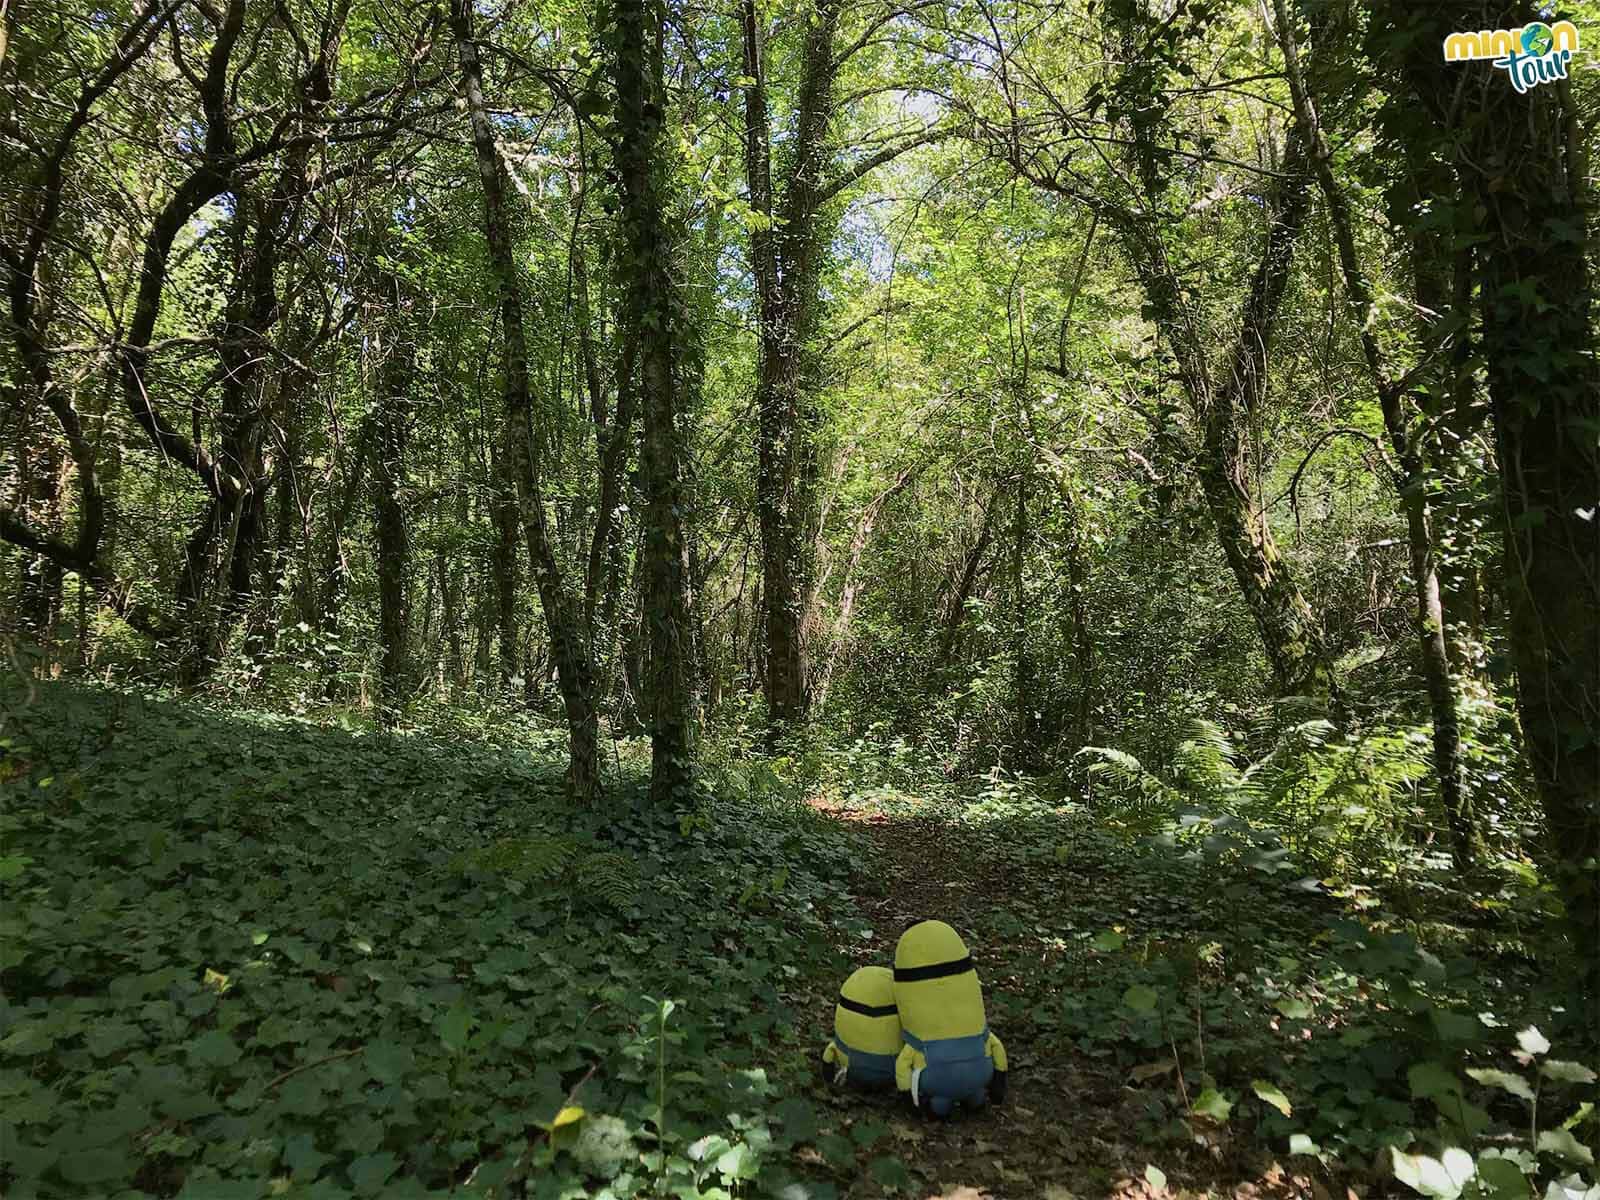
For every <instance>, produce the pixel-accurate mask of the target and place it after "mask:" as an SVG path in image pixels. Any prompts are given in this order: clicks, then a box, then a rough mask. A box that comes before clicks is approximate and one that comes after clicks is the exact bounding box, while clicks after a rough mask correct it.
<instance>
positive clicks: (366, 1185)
mask: <svg viewBox="0 0 1600 1200" xmlns="http://www.w3.org/2000/svg"><path fill="white" fill-rule="evenodd" d="M399 1168H400V1160H399V1159H398V1158H396V1157H395V1156H394V1155H393V1154H391V1153H389V1151H387V1150H385V1151H383V1152H382V1153H380V1154H364V1155H362V1156H361V1157H360V1158H358V1159H356V1160H355V1162H353V1163H351V1164H350V1182H351V1183H353V1184H355V1188H356V1194H357V1195H360V1196H375V1195H377V1194H378V1189H380V1188H381V1187H383V1185H384V1184H385V1183H387V1182H388V1180H389V1176H391V1175H393V1174H394V1173H395V1172H396V1171H397V1170H399Z"/></svg>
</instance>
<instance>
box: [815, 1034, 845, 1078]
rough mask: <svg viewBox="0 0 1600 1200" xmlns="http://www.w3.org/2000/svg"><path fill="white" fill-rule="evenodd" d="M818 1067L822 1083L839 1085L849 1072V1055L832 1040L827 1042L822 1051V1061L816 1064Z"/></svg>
mask: <svg viewBox="0 0 1600 1200" xmlns="http://www.w3.org/2000/svg"><path fill="white" fill-rule="evenodd" d="M818 1068H819V1070H820V1071H821V1074H822V1082H823V1083H831V1084H834V1085H835V1086H838V1085H841V1084H843V1083H844V1081H845V1078H846V1076H848V1075H849V1074H850V1056H849V1055H848V1054H846V1053H845V1052H844V1051H843V1050H841V1049H839V1047H838V1046H837V1045H835V1044H834V1043H833V1042H829V1043H828V1044H827V1046H826V1047H825V1048H824V1049H823V1051H822V1062H821V1063H819V1064H818Z"/></svg>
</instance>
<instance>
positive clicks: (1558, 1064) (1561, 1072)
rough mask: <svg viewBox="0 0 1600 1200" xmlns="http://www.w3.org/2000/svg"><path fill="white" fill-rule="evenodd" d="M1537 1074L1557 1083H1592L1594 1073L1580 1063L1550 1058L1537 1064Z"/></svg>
mask: <svg viewBox="0 0 1600 1200" xmlns="http://www.w3.org/2000/svg"><path fill="white" fill-rule="evenodd" d="M1539 1074H1541V1075H1543V1076H1544V1077H1545V1078H1546V1079H1553V1080H1555V1081H1556V1082H1557V1083H1593V1082H1594V1081H1595V1078H1596V1076H1595V1073H1594V1072H1593V1071H1591V1070H1590V1069H1589V1068H1588V1067H1586V1066H1584V1065H1583V1064H1582V1063H1575V1062H1568V1061H1566V1060H1565V1059H1560V1058H1551V1059H1546V1060H1545V1061H1544V1062H1542V1063H1540V1064H1539Z"/></svg>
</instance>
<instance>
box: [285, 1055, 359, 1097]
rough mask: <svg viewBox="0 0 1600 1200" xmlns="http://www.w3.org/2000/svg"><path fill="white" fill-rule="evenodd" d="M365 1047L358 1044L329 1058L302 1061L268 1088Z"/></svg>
mask: <svg viewBox="0 0 1600 1200" xmlns="http://www.w3.org/2000/svg"><path fill="white" fill-rule="evenodd" d="M365 1049H366V1047H365V1046H357V1047H356V1048H355V1049H354V1050H341V1051H339V1053H337V1054H330V1055H328V1057H327V1058H319V1059H316V1060H315V1061H313V1062H308V1063H301V1064H300V1065H299V1066H298V1067H290V1068H289V1069H288V1070H287V1071H285V1072H284V1073H283V1074H282V1075H279V1076H278V1077H277V1078H276V1079H274V1080H273V1081H272V1082H271V1083H269V1084H267V1087H266V1090H267V1091H269V1092H270V1091H271V1090H272V1089H273V1088H275V1087H277V1086H278V1085H279V1084H280V1083H282V1082H283V1081H284V1080H285V1079H288V1078H290V1077H291V1076H294V1075H298V1074H300V1072H301V1071H309V1070H311V1068H312V1067H320V1066H322V1065H323V1064H324V1063H331V1062H337V1061H338V1060H339V1059H341V1058H349V1057H350V1056H351V1055H353V1054H360V1053H361V1052H362V1051H363V1050H365Z"/></svg>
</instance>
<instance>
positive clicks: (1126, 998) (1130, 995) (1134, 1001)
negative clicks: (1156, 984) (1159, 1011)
mask: <svg viewBox="0 0 1600 1200" xmlns="http://www.w3.org/2000/svg"><path fill="white" fill-rule="evenodd" d="M1160 999H1161V995H1160V993H1158V992H1157V991H1156V990H1155V988H1153V987H1147V986H1146V985H1145V984H1142V983H1136V984H1134V985H1133V986H1132V987H1131V988H1129V989H1128V990H1127V991H1125V992H1123V993H1122V1003H1123V1004H1125V1005H1127V1006H1128V1007H1129V1008H1131V1009H1132V1010H1133V1011H1134V1012H1136V1013H1153V1012H1155V1010H1156V1004H1157V1003H1158V1002H1159V1001H1160Z"/></svg>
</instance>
